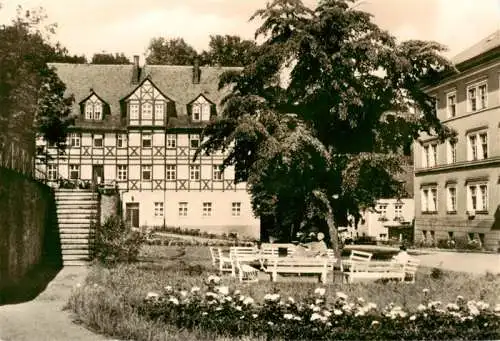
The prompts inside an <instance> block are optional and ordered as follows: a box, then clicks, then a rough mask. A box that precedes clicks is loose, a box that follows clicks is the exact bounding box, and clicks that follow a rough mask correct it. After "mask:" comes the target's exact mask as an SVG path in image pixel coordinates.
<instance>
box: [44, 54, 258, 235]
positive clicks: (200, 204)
mask: <svg viewBox="0 0 500 341" xmlns="http://www.w3.org/2000/svg"><path fill="white" fill-rule="evenodd" d="M51 66H53V67H54V68H55V69H56V71H57V74H58V75H59V77H60V78H61V80H62V81H63V82H64V83H65V84H66V86H67V92H68V94H72V95H73V96H74V98H75V104H74V106H73V111H72V113H73V115H74V116H75V117H76V120H75V124H74V125H73V126H72V127H71V129H70V132H69V135H68V138H67V148H66V150H65V151H64V152H62V153H60V154H59V155H58V153H57V151H56V149H55V148H50V146H48V148H47V151H48V153H49V155H50V156H51V158H49V160H46V161H39V162H38V164H37V168H38V169H39V170H40V171H41V172H40V174H45V176H46V180H47V181H49V183H55V182H56V180H58V179H60V178H63V179H70V180H81V181H88V182H92V181H93V182H94V183H105V184H110V183H111V184H113V186H114V185H116V186H117V187H118V189H119V191H120V194H121V199H122V203H123V212H124V214H125V218H126V219H127V220H128V222H129V223H130V224H131V225H132V226H133V227H140V226H157V225H166V226H175V227H177V226H180V227H183V228H199V229H201V230H205V231H209V232H213V233H223V232H224V233H228V232H236V233H239V234H240V235H248V236H252V237H258V236H259V233H260V227H259V220H258V219H256V218H255V217H254V216H253V212H252V207H251V202H250V196H249V194H248V192H247V188H246V184H245V183H238V184H235V181H234V169H233V167H227V168H225V169H224V170H222V169H221V165H222V162H223V159H224V153H222V152H218V153H214V154H212V155H208V156H207V155H200V156H199V157H198V158H197V159H196V160H194V155H195V152H196V150H197V148H198V147H199V146H200V143H201V141H200V133H201V131H202V129H203V127H204V126H205V125H206V124H207V122H209V121H210V120H211V119H213V118H215V117H216V116H217V115H219V113H220V101H221V99H222V98H223V97H224V96H225V95H226V94H227V89H226V90H219V89H218V82H219V76H220V75H221V74H222V73H223V72H224V71H227V70H228V69H230V68H222V67H200V66H198V65H197V63H195V65H194V66H172V65H144V66H142V67H141V66H140V65H139V57H138V56H136V57H134V64H131V65H91V64H58V63H54V64H51ZM233 69H234V68H233ZM38 144H39V145H43V144H44V142H43V141H42V140H39V141H38Z"/></svg>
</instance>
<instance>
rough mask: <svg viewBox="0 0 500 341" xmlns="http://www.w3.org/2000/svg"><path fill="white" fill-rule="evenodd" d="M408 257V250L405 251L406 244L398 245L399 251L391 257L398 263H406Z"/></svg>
mask: <svg viewBox="0 0 500 341" xmlns="http://www.w3.org/2000/svg"><path fill="white" fill-rule="evenodd" d="M409 259H410V255H409V254H408V252H406V246H405V245H401V246H400V247H399V253H398V254H397V255H396V256H394V257H393V260H394V261H396V262H398V263H402V264H406V263H407V262H408V260H409Z"/></svg>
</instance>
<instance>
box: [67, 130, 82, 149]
mask: <svg viewBox="0 0 500 341" xmlns="http://www.w3.org/2000/svg"><path fill="white" fill-rule="evenodd" d="M69 143H70V146H71V148H80V146H81V136H80V134H79V133H71V134H69Z"/></svg>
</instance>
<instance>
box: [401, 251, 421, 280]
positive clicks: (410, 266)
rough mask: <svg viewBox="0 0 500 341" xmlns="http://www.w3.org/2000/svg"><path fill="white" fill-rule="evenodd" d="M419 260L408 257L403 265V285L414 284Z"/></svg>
mask: <svg viewBox="0 0 500 341" xmlns="http://www.w3.org/2000/svg"><path fill="white" fill-rule="evenodd" d="M419 265H420V259H417V258H414V257H410V258H409V259H408V262H406V264H405V268H404V269H405V278H404V281H405V283H415V274H416V273H417V269H418V266H419Z"/></svg>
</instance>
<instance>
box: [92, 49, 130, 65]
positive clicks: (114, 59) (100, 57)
mask: <svg viewBox="0 0 500 341" xmlns="http://www.w3.org/2000/svg"><path fill="white" fill-rule="evenodd" d="M92 64H130V60H129V59H128V58H127V57H126V56H125V54H124V53H123V52H122V53H115V54H114V55H113V54H112V53H106V52H102V53H94V55H93V56H92Z"/></svg>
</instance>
